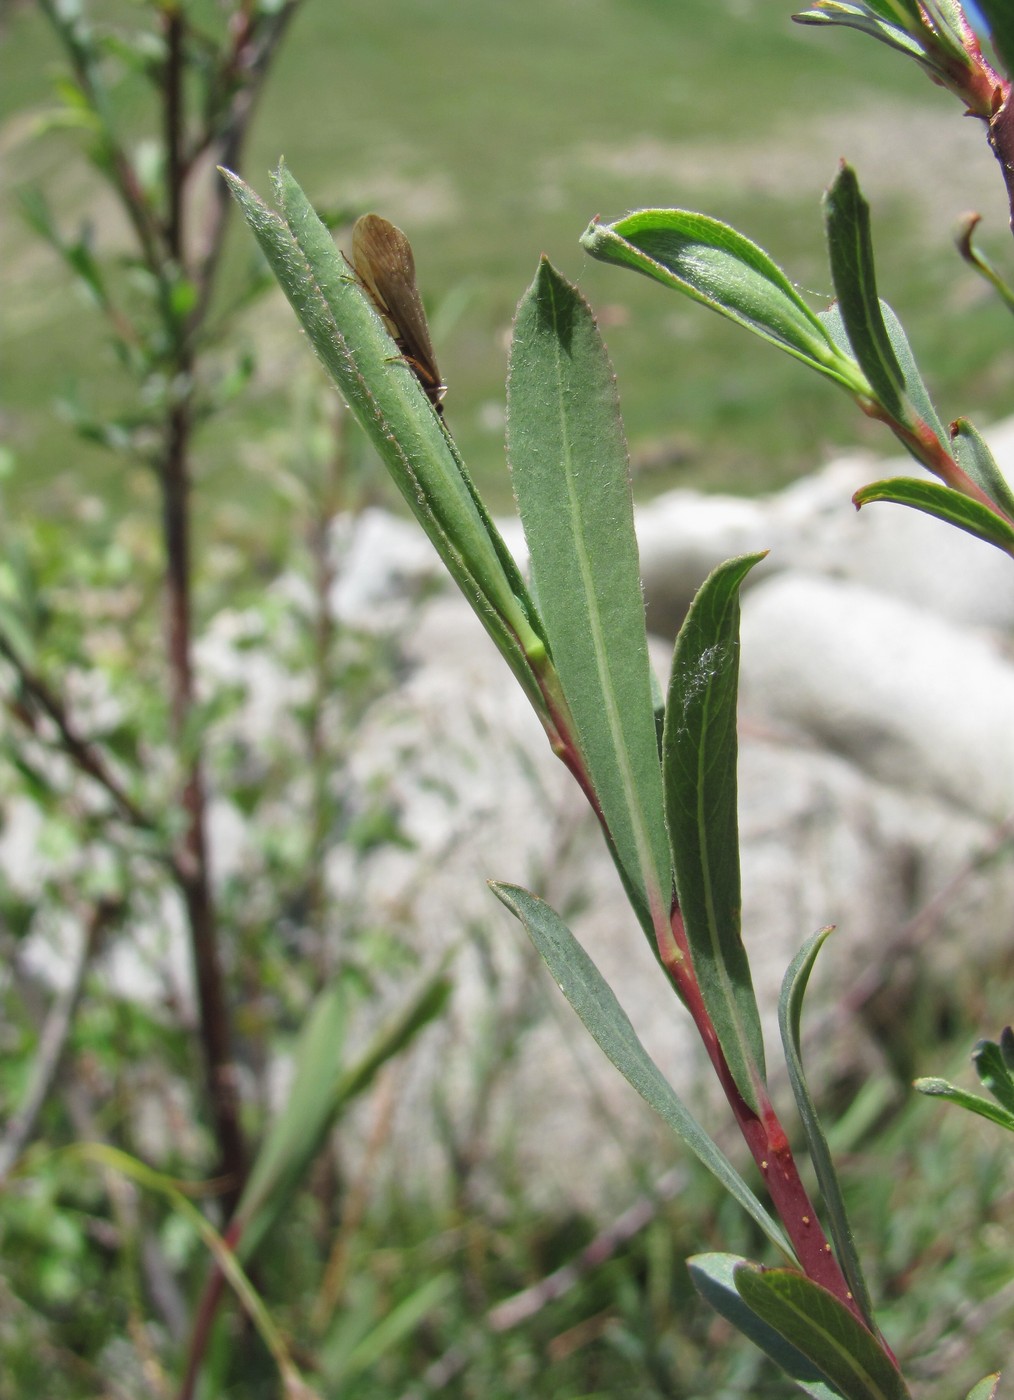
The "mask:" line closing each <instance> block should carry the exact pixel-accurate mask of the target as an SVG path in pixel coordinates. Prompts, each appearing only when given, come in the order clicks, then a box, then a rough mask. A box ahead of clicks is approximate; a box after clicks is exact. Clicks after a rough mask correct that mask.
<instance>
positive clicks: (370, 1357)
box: [340, 1270, 458, 1384]
mask: <svg viewBox="0 0 1014 1400" xmlns="http://www.w3.org/2000/svg"><path fill="white" fill-rule="evenodd" d="M457 1286H458V1283H457V1279H456V1278H455V1275H454V1274H453V1273H452V1272H451V1271H450V1270H447V1271H446V1272H445V1273H442V1274H437V1275H435V1277H433V1278H431V1279H427V1280H426V1282H425V1283H423V1284H421V1285H420V1286H419V1287H418V1288H417V1289H416V1290H415V1292H414V1293H411V1294H409V1296H408V1297H407V1298H403V1299H402V1300H401V1301H400V1302H399V1303H396V1304H395V1305H394V1307H392V1308H391V1309H390V1311H388V1312H387V1314H386V1315H385V1316H384V1318H383V1320H382V1321H381V1322H379V1323H378V1324H377V1326H376V1327H374V1328H372V1329H371V1330H370V1331H369V1332H368V1333H367V1334H366V1336H365V1337H363V1338H362V1340H361V1341H360V1342H359V1343H358V1344H357V1345H356V1346H355V1347H354V1348H353V1349H352V1351H351V1353H350V1354H349V1356H348V1357H347V1358H346V1359H345V1361H344V1363H343V1364H342V1367H341V1376H340V1379H341V1380H342V1382H344V1383H345V1384H348V1382H350V1381H352V1380H353V1379H354V1378H355V1377H356V1376H362V1375H364V1374H365V1373H366V1372H367V1371H370V1370H372V1369H373V1367H375V1366H376V1365H378V1364H379V1363H380V1362H381V1361H382V1360H383V1359H384V1357H385V1356H386V1355H387V1354H388V1352H390V1351H392V1350H393V1349H394V1348H395V1347H397V1346H398V1345H400V1343H402V1342H403V1341H405V1339H406V1338H407V1337H410V1336H411V1335H412V1334H413V1333H414V1332H415V1331H417V1329H418V1327H419V1325H420V1323H422V1322H423V1321H424V1320H425V1318H427V1317H428V1316H429V1314H430V1313H432V1312H435V1311H436V1309H437V1308H439V1307H440V1305H441V1304H442V1303H443V1302H444V1301H445V1300H446V1299H447V1298H448V1297H449V1296H450V1295H451V1294H452V1293H453V1292H454V1291H455V1290H456V1289H457Z"/></svg>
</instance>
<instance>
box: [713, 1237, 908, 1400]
mask: <svg viewBox="0 0 1014 1400" xmlns="http://www.w3.org/2000/svg"><path fill="white" fill-rule="evenodd" d="M733 1279H734V1282H735V1285H736V1289H737V1291H738V1293H739V1295H740V1297H741V1298H742V1299H743V1300H744V1302H746V1303H747V1305H748V1306H749V1307H750V1308H752V1309H753V1311H754V1312H755V1313H756V1314H757V1315H758V1317H760V1318H762V1319H763V1320H764V1321H765V1322H767V1323H769V1324H770V1326H772V1327H773V1328H774V1329H775V1330H776V1331H777V1332H779V1333H780V1334H781V1336H783V1337H784V1338H785V1340H786V1341H787V1342H789V1343H790V1344H791V1345H792V1346H794V1347H796V1348H797V1350H799V1351H801V1352H802V1354H803V1355H804V1356H805V1357H807V1358H808V1359H809V1360H810V1361H812V1362H813V1363H814V1365H815V1366H816V1367H817V1368H818V1370H819V1371H820V1372H821V1374H822V1375H823V1376H824V1378H825V1379H826V1380H827V1381H828V1382H829V1383H830V1384H831V1385H832V1386H834V1387H835V1389H837V1390H838V1391H839V1392H840V1393H841V1395H843V1396H844V1397H845V1400H905V1398H906V1397H908V1394H909V1391H908V1387H907V1386H906V1385H905V1382H904V1380H903V1379H902V1377H901V1375H900V1373H899V1372H898V1370H897V1369H896V1367H895V1366H894V1364H893V1362H892V1361H891V1359H890V1357H889V1356H888V1355H887V1353H886V1352H885V1351H884V1349H883V1347H882V1346H881V1345H880V1343H879V1342H878V1341H877V1339H876V1338H875V1337H874V1336H873V1334H872V1333H871V1332H868V1331H867V1329H866V1328H865V1327H864V1326H863V1324H862V1323H861V1322H859V1321H858V1319H857V1318H856V1317H855V1316H854V1315H853V1314H852V1313H851V1312H849V1310H848V1308H846V1307H845V1305H844V1303H840V1302H839V1301H838V1299H837V1298H835V1297H834V1296H833V1295H832V1294H831V1293H829V1292H828V1291H827V1289H826V1288H821V1286H820V1285H819V1284H817V1283H814V1282H813V1280H812V1279H808V1278H807V1277H806V1276H805V1274H800V1273H797V1272H796V1271H795V1270H794V1269H763V1270H762V1269H759V1268H758V1267H757V1266H755V1265H752V1264H743V1265H740V1267H739V1268H737V1269H736V1270H735V1273H734V1275H733Z"/></svg>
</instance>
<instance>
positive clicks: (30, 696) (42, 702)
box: [0, 634, 158, 832]
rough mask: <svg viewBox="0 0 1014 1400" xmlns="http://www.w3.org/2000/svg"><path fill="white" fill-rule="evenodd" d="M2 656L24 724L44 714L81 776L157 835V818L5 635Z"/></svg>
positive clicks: (0, 646) (126, 815)
mask: <svg viewBox="0 0 1014 1400" xmlns="http://www.w3.org/2000/svg"><path fill="white" fill-rule="evenodd" d="M0 656H4V657H5V658H6V659H7V661H8V662H9V663H10V664H11V666H12V667H13V668H14V672H15V674H16V676H17V680H18V686H19V689H20V692H21V694H20V697H19V699H20V705H19V711H18V712H19V714H20V717H21V718H22V720H23V722H24V723H25V724H26V725H27V726H28V727H29V728H30V729H33V730H34V724H35V712H36V711H38V712H41V713H42V714H44V715H45V716H46V718H47V719H49V720H50V721H51V722H52V724H53V725H54V727H55V728H56V732H57V735H58V737H59V743H60V748H61V750H62V751H63V753H64V754H66V756H67V757H68V758H69V759H70V761H71V762H72V763H73V764H74V766H75V767H76V768H77V769H78V770H79V771H80V772H82V773H84V774H86V775H87V776H88V777H89V778H92V779H94V781H95V782H96V783H98V784H99V786H100V787H101V788H103V789H104V790H105V792H106V793H108V795H109V796H110V797H111V798H112V800H113V803H114V804H115V806H116V809H117V812H118V814H119V815H120V816H121V817H122V818H123V819H124V820H125V821H127V822H128V823H129V824H130V825H131V826H133V827H136V828H137V829H138V830H139V831H145V832H152V831H157V830H158V825H157V823H156V822H155V820H154V818H153V817H151V816H149V815H148V814H147V813H146V812H144V811H142V809H141V808H140V807H139V806H138V805H137V803H136V802H134V800H133V799H132V798H131V797H130V796H129V795H128V794H127V792H126V791H125V790H124V788H123V786H122V784H121V783H120V781H119V779H118V778H117V777H116V775H115V774H114V773H113V771H112V769H111V768H110V767H109V765H108V763H107V762H106V760H105V758H104V757H103V755H102V752H101V750H100V749H99V748H98V747H97V746H96V745H95V744H94V743H93V742H92V741H90V740H88V739H85V738H84V737H83V736H82V735H81V734H79V733H78V732H77V729H76V727H75V725H74V722H73V721H72V720H71V718H70V716H69V714H68V713H67V710H66V707H65V706H64V704H63V702H62V701H61V700H60V699H59V697H58V696H56V695H55V694H54V693H53V691H52V690H51V689H50V687H49V686H48V685H47V684H46V682H45V681H44V680H43V679H42V677H41V676H39V675H37V674H36V673H35V672H34V671H32V670H31V669H30V668H29V667H27V666H26V665H25V664H24V662H23V661H22V660H21V658H20V657H19V656H18V654H17V652H16V650H15V649H14V647H12V646H11V644H10V643H9V642H8V640H7V639H6V638H5V637H4V636H3V635H2V634H0Z"/></svg>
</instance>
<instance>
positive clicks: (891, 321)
mask: <svg viewBox="0 0 1014 1400" xmlns="http://www.w3.org/2000/svg"><path fill="white" fill-rule="evenodd" d="M880 314H881V315H882V316H883V318H884V325H885V327H886V328H887V334H888V337H889V338H890V341H891V348H892V350H893V351H894V356H895V359H896V360H897V362H898V365H899V366H900V368H901V372H902V376H903V378H904V382H905V397H906V399H907V400H908V402H909V403H910V404H911V405H912V407H913V408H914V409H915V412H916V414H917V415H918V417H919V418H921V419H922V421H923V423H924V424H925V425H926V427H927V428H928V430H929V432H930V433H931V434H932V435H933V437H935V438H936V439H937V441H938V442H939V443H940V445H941V446H942V447H943V448H944V450H945V451H948V452H949V451H950V443H949V439H948V436H947V432H946V430H945V428H944V425H943V423H941V421H940V417H939V415H938V413H937V411H936V409H935V408H934V407H933V401H932V399H931V398H930V396H929V391H928V390H927V388H926V385H925V384H924V383H923V380H922V376H921V375H920V373H919V368H918V366H917V365H916V362H915V356H914V355H913V354H912V347H911V346H910V345H909V343H908V338H907V336H906V335H905V332H904V330H903V329H902V326H901V322H900V321H899V320H898V318H897V316H895V314H894V312H893V311H892V310H891V308H890V307H889V306H888V304H887V302H886V301H882V302H881V303H880ZM820 321H821V324H822V325H823V326H824V328H825V329H826V331H827V333H828V335H829V336H831V338H832V339H833V340H834V341H835V342H836V343H837V344H838V345H840V346H841V347H842V348H843V349H847V348H848V344H849V340H848V332H847V331H846V329H845V324H844V322H843V321H842V316H841V312H840V310H839V309H838V306H837V303H836V304H835V305H834V306H831V307H829V308H828V310H827V311H822V312H821V313H820ZM902 441H903V442H904V439H902ZM905 448H906V450H907V451H909V452H911V451H912V447H911V445H910V444H909V443H907V442H905ZM913 455H914V454H913ZM920 460H921V459H920Z"/></svg>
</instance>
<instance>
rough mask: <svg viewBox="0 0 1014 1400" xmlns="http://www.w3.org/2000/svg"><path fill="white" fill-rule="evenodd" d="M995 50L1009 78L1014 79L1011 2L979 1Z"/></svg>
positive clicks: (1013, 37) (1013, 36)
mask: <svg viewBox="0 0 1014 1400" xmlns="http://www.w3.org/2000/svg"><path fill="white" fill-rule="evenodd" d="M978 6H979V9H980V10H981V11H982V13H983V15H984V16H985V19H986V23H987V24H988V25H989V37H990V39H991V40H992V42H993V49H994V52H995V53H996V56H997V58H998V59H999V60H1000V62H1001V64H1002V65H1003V69H1004V72H1005V73H1006V75H1007V77H1008V78H1014V9H1012V8H1011V4H1010V0H978Z"/></svg>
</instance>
